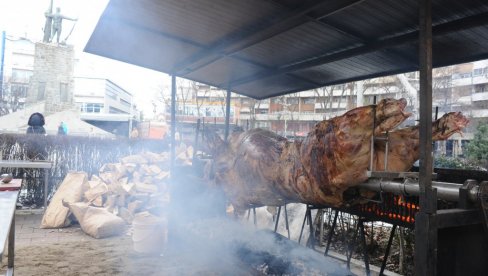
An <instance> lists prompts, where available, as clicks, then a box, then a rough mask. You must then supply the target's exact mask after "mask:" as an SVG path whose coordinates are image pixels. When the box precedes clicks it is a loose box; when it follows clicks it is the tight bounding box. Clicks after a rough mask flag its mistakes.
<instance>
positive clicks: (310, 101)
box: [303, 98, 315, 104]
mask: <svg viewBox="0 0 488 276" xmlns="http://www.w3.org/2000/svg"><path fill="white" fill-rule="evenodd" d="M303 103H304V104H314V103H315V98H304V99H303Z"/></svg>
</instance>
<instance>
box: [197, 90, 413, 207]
mask: <svg viewBox="0 0 488 276" xmlns="http://www.w3.org/2000/svg"><path fill="white" fill-rule="evenodd" d="M405 106H406V100H405V99H400V100H395V99H383V100H381V101H380V102H379V103H378V104H377V105H369V106H363V107H358V108H355V109H353V110H350V111H348V112H346V113H345V114H344V115H342V116H338V117H335V118H332V119H330V120H325V121H322V122H320V123H318V124H317V125H315V127H314V128H313V130H312V131H311V132H310V133H309V134H308V136H307V137H306V138H305V140H304V141H302V142H289V141H288V140H287V139H286V138H284V137H281V136H279V135H276V134H275V133H273V132H270V131H267V130H263V129H252V130H249V131H246V132H243V131H236V132H234V133H232V135H231V136H230V139H229V142H228V143H227V144H225V143H224V142H223V141H222V140H221V139H220V137H218V135H216V134H215V133H212V132H207V133H206V135H205V141H204V142H205V144H206V145H207V150H208V151H209V152H210V153H211V154H213V156H214V173H215V182H216V184H217V185H219V186H221V187H222V188H223V190H224V191H225V193H226V194H227V196H228V198H229V200H230V201H231V203H232V204H233V205H234V208H236V209H237V210H243V209H247V208H249V206H263V205H268V206H280V205H283V204H284V203H289V202H301V203H307V204H317V205H318V204H327V205H332V206H339V205H341V204H342V193H343V192H344V191H345V190H346V189H347V188H348V187H351V186H354V185H356V184H359V183H361V182H363V181H364V180H365V177H366V171H367V168H368V164H369V158H370V142H369V141H370V139H371V136H372V135H373V124H374V126H375V128H374V132H375V134H376V135H377V134H380V133H383V132H385V131H389V130H392V129H393V128H395V127H396V126H398V125H399V124H400V123H401V122H403V121H404V120H405V119H406V118H407V117H408V116H410V114H409V113H406V112H405V111H404V109H405Z"/></svg>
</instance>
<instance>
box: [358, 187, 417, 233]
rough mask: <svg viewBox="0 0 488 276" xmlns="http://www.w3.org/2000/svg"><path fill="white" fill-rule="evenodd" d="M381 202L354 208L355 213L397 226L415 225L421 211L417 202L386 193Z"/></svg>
mask: <svg viewBox="0 0 488 276" xmlns="http://www.w3.org/2000/svg"><path fill="white" fill-rule="evenodd" d="M381 198H382V200H381V201H380V202H369V203H366V204H359V205H356V206H353V207H352V209H353V212H354V213H356V214H359V215H362V216H365V217H367V218H368V219H369V218H376V219H379V220H383V221H390V222H393V223H395V224H411V225H413V224H414V223H415V214H416V213H417V212H418V211H419V205H418V203H417V200H414V199H413V198H411V197H410V198H406V197H404V196H400V195H394V194H391V193H384V194H383V195H382V197H381Z"/></svg>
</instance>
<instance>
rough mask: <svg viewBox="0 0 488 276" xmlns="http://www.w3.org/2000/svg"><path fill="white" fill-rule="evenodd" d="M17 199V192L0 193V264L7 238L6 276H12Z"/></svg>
mask: <svg viewBox="0 0 488 276" xmlns="http://www.w3.org/2000/svg"><path fill="white" fill-rule="evenodd" d="M0 185H3V184H0ZM18 197H19V191H3V192H0V262H1V261H2V257H3V251H4V249H5V248H4V247H5V242H6V241H7V237H8V262H7V274H6V275H14V258H15V253H14V249H15V207H16V205H17V198H18Z"/></svg>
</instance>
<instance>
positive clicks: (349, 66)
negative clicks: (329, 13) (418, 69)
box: [294, 52, 402, 85]
mask: <svg viewBox="0 0 488 276" xmlns="http://www.w3.org/2000/svg"><path fill="white" fill-rule="evenodd" d="M400 67H402V64H399V63H398V62H396V59H394V58H391V57H389V56H388V55H385V54H384V53H381V52H375V53H370V54H366V55H362V56H356V57H352V58H348V59H344V60H340V61H337V62H332V63H328V64H324V65H321V66H316V67H313V68H309V69H306V70H301V71H299V72H295V73H294V75H298V76H300V77H303V78H306V79H309V80H311V81H314V82H318V83H322V84H324V85H325V84H328V83H330V82H333V81H334V80H335V79H338V78H339V79H350V78H355V77H358V76H360V75H369V74H373V73H375V72H378V71H379V70H381V69H386V70H396V69H398V68H400Z"/></svg>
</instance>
